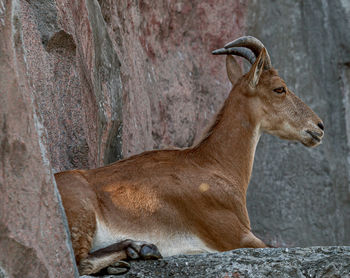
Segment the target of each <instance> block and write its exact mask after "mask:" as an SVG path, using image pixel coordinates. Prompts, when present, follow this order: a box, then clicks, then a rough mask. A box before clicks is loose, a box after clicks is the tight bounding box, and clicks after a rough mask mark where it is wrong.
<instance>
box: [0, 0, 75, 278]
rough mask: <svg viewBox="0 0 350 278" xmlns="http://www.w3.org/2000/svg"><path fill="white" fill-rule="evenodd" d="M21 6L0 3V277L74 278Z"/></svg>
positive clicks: (72, 263) (67, 235)
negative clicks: (36, 99) (37, 100)
mask: <svg viewBox="0 0 350 278" xmlns="http://www.w3.org/2000/svg"><path fill="white" fill-rule="evenodd" d="M21 3H22V4H23V5H22V4H21ZM21 3H19V1H6V2H4V1H0V18H1V20H0V38H1V40H0V250H1V252H0V276H1V277H28V278H30V277H33V278H34V277H35V278H36V277H74V276H77V271H76V267H75V263H74V256H73V252H72V249H71V247H70V239H69V233H68V228H67V224H66V221H65V218H64V212H63V208H62V204H61V202H60V196H59V194H58V190H57V187H56V183H55V180H54V177H53V173H52V170H51V165H50V161H49V158H48V157H49V156H48V153H47V149H46V148H45V147H46V140H47V133H46V130H45V128H44V126H43V125H42V121H41V117H40V114H39V113H38V106H37V103H36V101H35V95H34V93H33V91H35V85H34V84H33V83H31V77H32V76H33V75H35V73H34V72H30V71H28V70H29V67H30V65H28V63H29V61H28V59H27V57H28V55H27V52H26V51H28V49H27V48H26V43H25V38H24V37H25V34H24V33H25V32H26V31H28V29H27V28H29V29H30V28H31V27H32V25H31V21H27V23H28V25H27V26H24V19H23V18H24V17H25V16H23V17H22V15H23V13H24V11H25V9H26V8H27V6H28V5H29V4H28V3H27V2H21ZM34 39H35V38H34ZM39 41H40V40H39ZM31 54H32V55H34V54H35V53H31ZM38 59H39V58H38ZM39 62H40V61H39Z"/></svg>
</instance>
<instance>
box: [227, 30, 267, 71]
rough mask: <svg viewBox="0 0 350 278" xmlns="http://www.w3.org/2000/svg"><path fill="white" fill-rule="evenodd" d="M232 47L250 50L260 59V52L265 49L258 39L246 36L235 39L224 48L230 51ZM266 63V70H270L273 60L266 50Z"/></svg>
mask: <svg viewBox="0 0 350 278" xmlns="http://www.w3.org/2000/svg"><path fill="white" fill-rule="evenodd" d="M231 47H246V48H249V49H250V50H251V51H253V52H254V54H255V57H258V56H259V54H260V51H261V50H262V49H263V48H264V47H265V46H264V45H263V43H262V42H261V41H259V40H258V39H257V38H255V37H252V36H244V37H240V38H238V39H235V40H234V41H232V42H229V43H228V44H226V45H225V46H224V48H228V49H230V48H231ZM266 56H267V57H266V58H267V59H266V62H265V67H264V68H265V69H270V68H271V67H272V65H271V59H270V56H269V53H268V52H267V50H266Z"/></svg>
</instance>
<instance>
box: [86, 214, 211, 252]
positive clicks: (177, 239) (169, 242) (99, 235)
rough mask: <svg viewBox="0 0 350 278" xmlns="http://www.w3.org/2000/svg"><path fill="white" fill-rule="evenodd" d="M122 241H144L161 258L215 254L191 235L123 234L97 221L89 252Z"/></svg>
mask: <svg viewBox="0 0 350 278" xmlns="http://www.w3.org/2000/svg"><path fill="white" fill-rule="evenodd" d="M124 239H132V240H136V241H146V242H148V243H153V244H154V245H156V246H157V247H158V249H159V251H160V253H161V254H162V256H163V257H168V256H173V255H178V254H197V253H203V252H215V250H213V249H211V248H209V247H207V246H206V245H205V244H204V242H203V241H202V240H200V239H199V238H198V237H197V236H195V235H193V234H185V233H174V234H165V233H161V232H158V233H157V234H151V233H150V234H147V233H145V234H132V233H130V234H123V233H119V232H118V231H112V230H111V229H110V228H108V227H107V226H106V225H104V224H103V223H101V222H99V221H98V220H97V231H96V234H95V236H94V240H93V245H92V249H91V251H95V250H98V249H101V248H104V247H107V246H109V245H111V244H114V243H117V242H119V241H122V240H124Z"/></svg>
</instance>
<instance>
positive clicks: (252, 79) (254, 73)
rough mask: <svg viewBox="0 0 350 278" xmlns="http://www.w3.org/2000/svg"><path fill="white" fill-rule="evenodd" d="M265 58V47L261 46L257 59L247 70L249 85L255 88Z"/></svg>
mask: <svg viewBox="0 0 350 278" xmlns="http://www.w3.org/2000/svg"><path fill="white" fill-rule="evenodd" d="M265 60H266V49H265V48H263V49H262V50H261V52H260V55H259V57H258V59H256V61H255V63H254V64H253V66H252V68H251V69H250V71H249V76H248V78H249V86H250V87H251V88H255V87H256V86H257V85H258V84H259V79H260V76H261V74H262V72H263V70H264V64H265Z"/></svg>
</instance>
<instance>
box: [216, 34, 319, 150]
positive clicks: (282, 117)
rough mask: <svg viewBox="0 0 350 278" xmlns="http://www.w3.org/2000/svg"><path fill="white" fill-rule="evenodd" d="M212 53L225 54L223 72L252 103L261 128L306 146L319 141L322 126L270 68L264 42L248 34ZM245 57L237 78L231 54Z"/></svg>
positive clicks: (308, 108) (317, 143) (309, 109)
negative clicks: (245, 63)
mask: <svg viewBox="0 0 350 278" xmlns="http://www.w3.org/2000/svg"><path fill="white" fill-rule="evenodd" d="M213 54H227V55H228V56H227V58H226V67H227V73H228V76H229V78H230V80H231V83H233V85H236V86H239V87H241V89H240V90H237V91H239V92H241V93H242V94H245V95H246V97H247V99H249V101H250V102H251V103H252V104H253V106H254V114H255V116H256V118H257V119H259V125H260V128H261V131H263V132H267V133H269V134H273V135H277V136H278V137H280V138H282V139H288V140H297V141H300V142H301V143H302V144H304V145H305V146H308V147H313V146H317V145H319V144H320V143H321V140H322V137H323V134H324V131H323V130H324V126H323V123H322V121H321V119H320V118H319V117H318V116H317V115H316V114H315V112H314V111H312V109H311V108H310V107H308V106H307V105H306V104H305V103H304V102H302V101H301V100H300V99H299V98H298V97H297V96H296V95H295V94H294V93H293V92H292V91H291V90H289V89H288V87H287V85H286V83H285V82H284V81H283V79H282V78H281V77H280V76H279V75H278V73H277V71H276V70H275V69H273V68H272V65H271V60H270V56H269V54H268V52H267V50H266V49H265V47H264V45H263V44H262V43H261V42H260V41H259V40H258V39H256V38H254V37H251V36H246V37H241V38H238V39H236V40H234V41H233V42H231V43H228V44H227V45H225V47H224V48H221V49H218V50H215V51H213ZM230 54H231V55H238V56H241V57H244V58H246V59H247V60H248V61H249V62H250V63H251V64H252V67H251V69H250V71H249V72H248V73H246V74H245V75H243V76H242V77H241V78H240V79H239V80H238V82H237V84H234V83H235V81H236V80H234V78H232V76H234V75H235V73H234V72H233V70H234V68H235V67H234V66H233V63H234V62H235V61H234V58H233V57H232V56H231V55H230Z"/></svg>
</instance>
